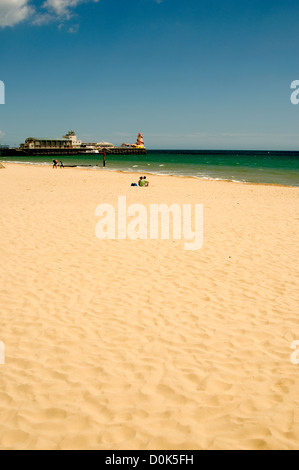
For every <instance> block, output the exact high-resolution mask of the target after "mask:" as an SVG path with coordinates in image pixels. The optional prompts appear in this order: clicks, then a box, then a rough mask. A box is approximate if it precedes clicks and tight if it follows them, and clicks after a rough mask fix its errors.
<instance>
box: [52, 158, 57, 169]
mask: <svg viewBox="0 0 299 470" xmlns="http://www.w3.org/2000/svg"><path fill="white" fill-rule="evenodd" d="M54 168H56V170H57V168H58V161H57V160H53V170H54Z"/></svg>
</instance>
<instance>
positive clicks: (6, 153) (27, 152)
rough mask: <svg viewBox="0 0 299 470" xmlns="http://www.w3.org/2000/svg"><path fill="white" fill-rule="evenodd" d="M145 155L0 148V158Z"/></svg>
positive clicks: (124, 151) (123, 151)
mask: <svg viewBox="0 0 299 470" xmlns="http://www.w3.org/2000/svg"><path fill="white" fill-rule="evenodd" d="M104 154H106V155H107V156H108V155H146V149H145V148H143V149H141V148H128V147H113V148H107V149H105V148H104V149H101V150H98V151H92V150H86V149H78V148H60V149H57V148H39V149H19V148H8V147H5V148H3V147H2V148H1V147H0V156H1V157H32V156H36V157H39V156H52V157H55V156H57V157H61V156H73V155H74V156H75V155H104Z"/></svg>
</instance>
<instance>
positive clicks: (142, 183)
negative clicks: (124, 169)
mask: <svg viewBox="0 0 299 470" xmlns="http://www.w3.org/2000/svg"><path fill="white" fill-rule="evenodd" d="M139 181H140V184H139V186H144V187H146V188H147V187H148V186H149V182H148V181H147V180H146V176H141V179H140V180H139Z"/></svg>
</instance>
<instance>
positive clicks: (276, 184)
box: [0, 160, 299, 189]
mask: <svg viewBox="0 0 299 470" xmlns="http://www.w3.org/2000/svg"><path fill="white" fill-rule="evenodd" d="M0 163H2V164H3V165H4V167H5V165H9V166H13V165H16V166H18V165H22V166H26V167H28V168H31V167H41V168H48V167H52V164H51V163H31V162H7V161H5V160H0ZM98 167H99V170H97V169H96V168H95V167H94V165H90V166H85V167H84V166H81V165H76V166H70V167H68V166H66V167H64V168H63V169H64V170H85V171H95V172H96V171H101V172H109V173H119V174H130V175H136V176H138V178H139V176H140V174H141V172H137V171H126V170H113V169H109V168H107V167H106V168H103V167H102V166H101V165H99V166H98ZM58 170H60V168H58ZM142 175H147V176H155V177H156V176H157V177H166V178H167V177H171V178H187V179H191V180H193V181H194V180H195V181H197V180H198V181H208V182H215V183H216V182H219V183H234V184H237V185H240V184H241V185H252V186H266V187H268V186H270V187H271V186H273V187H279V188H296V189H299V186H292V185H285V184H278V183H254V182H251V181H236V180H227V179H221V178H208V177H205V178H201V177H199V176H191V175H174V174H159V173H151V172H148V171H145V172H143V173H142Z"/></svg>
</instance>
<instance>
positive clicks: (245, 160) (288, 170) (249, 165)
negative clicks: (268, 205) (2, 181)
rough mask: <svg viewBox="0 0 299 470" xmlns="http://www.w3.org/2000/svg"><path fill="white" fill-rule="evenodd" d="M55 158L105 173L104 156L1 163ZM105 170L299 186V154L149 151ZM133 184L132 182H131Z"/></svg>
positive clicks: (110, 158) (115, 158) (110, 162)
mask: <svg viewBox="0 0 299 470" xmlns="http://www.w3.org/2000/svg"><path fill="white" fill-rule="evenodd" d="M53 158H56V159H57V160H58V161H60V160H62V161H63V163H64V165H65V166H66V167H67V166H70V167H73V166H75V167H87V168H90V169H97V170H99V171H101V170H103V166H102V156H101V155H79V156H69V157H68V156H63V157H61V156H59V155H57V156H55V157H53V156H51V157H7V158H5V157H3V156H1V157H0V160H1V162H6V161H7V162H14V163H27V164H32V165H35V164H38V165H41V164H42V165H51V164H52V161H53ZM106 170H111V171H123V172H136V173H138V175H140V176H143V174H148V173H151V174H157V175H176V176H189V177H193V178H199V179H207V180H228V181H234V182H238V183H261V184H278V185H283V186H299V152H278V151H275V152H273V151H272V152H271V151H269V152H266V151H209V150H207V151H203V150H200V151H199V150H198V151H197V150H148V151H147V154H146V155H109V153H108V154H107V155H106ZM132 182H133V181H132Z"/></svg>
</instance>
